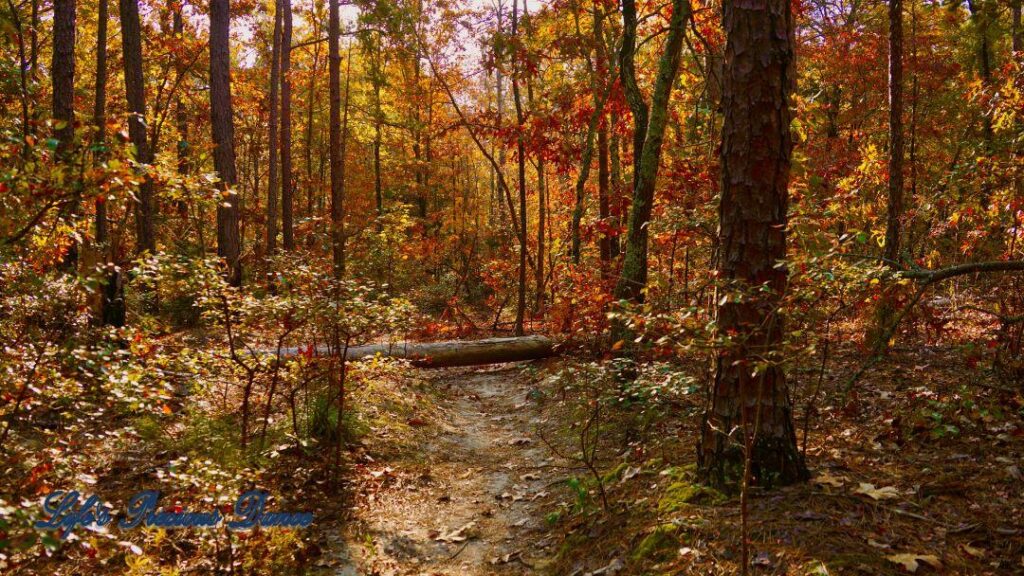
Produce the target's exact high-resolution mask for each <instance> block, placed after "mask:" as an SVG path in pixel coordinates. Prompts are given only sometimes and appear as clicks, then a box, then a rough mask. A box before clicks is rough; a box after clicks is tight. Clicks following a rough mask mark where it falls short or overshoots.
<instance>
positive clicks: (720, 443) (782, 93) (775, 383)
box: [698, 0, 808, 487]
mask: <svg viewBox="0 0 1024 576" xmlns="http://www.w3.org/2000/svg"><path fill="white" fill-rule="evenodd" d="M723 14H724V17H723V25H724V29H725V32H726V47H725V67H724V81H723V95H722V107H723V110H724V113H725V121H724V125H723V127H722V146H721V166H722V167H721V173H722V196H721V203H720V205H719V219H720V229H719V243H720V246H721V248H720V250H721V255H720V257H719V264H718V277H719V279H721V280H722V281H724V282H731V283H732V285H730V286H727V287H725V288H724V289H725V290H727V291H728V292H729V294H723V295H721V296H720V297H719V298H717V300H718V301H719V302H720V304H719V307H718V310H717V316H718V318H717V322H718V333H719V334H721V335H723V336H725V335H728V336H729V337H730V339H731V340H732V342H731V343H730V345H729V346H728V347H726V348H724V349H723V350H721V351H720V352H719V354H718V358H717V361H716V374H715V382H714V388H713V395H712V400H711V405H710V407H709V409H708V411H707V413H706V414H705V419H704V425H703V428H702V430H701V440H700V444H699V448H698V463H699V466H700V469H701V472H702V474H703V476H704V479H705V480H706V481H708V482H710V483H712V484H714V485H716V486H721V487H733V486H735V485H736V484H739V483H740V482H741V479H742V476H744V469H745V464H746V463H747V458H749V464H750V467H749V470H750V476H749V477H748V478H746V480H747V481H749V482H752V483H754V484H757V485H762V486H770V485H775V484H789V483H792V482H796V481H800V480H804V479H806V478H807V477H808V474H807V469H806V467H805V466H804V462H803V457H802V455H801V454H800V452H799V451H798V450H797V447H796V435H795V433H794V429H793V422H792V407H791V405H790V401H789V394H788V391H787V388H786V379H785V374H784V372H783V370H782V366H781V360H782V357H781V354H782V351H781V350H780V347H781V345H782V341H783V325H782V318H781V316H780V315H779V314H778V306H779V298H780V295H781V294H782V293H783V291H784V290H785V288H786V278H787V272H786V269H785V268H784V267H779V266H777V264H778V263H779V261H781V260H783V259H785V257H786V209H787V203H788V186H789V170H790V155H791V152H792V139H791V136H790V132H789V126H790V120H791V118H792V113H791V111H790V94H791V93H792V90H793V86H794V84H795V69H794V65H793V16H792V13H791V8H790V3H789V2H788V1H787V0H758V1H755V2H737V1H736V0H726V2H725V4H724V6H723ZM733 291H742V293H743V297H742V298H740V297H735V298H734V297H730V295H731V294H734V292H733Z"/></svg>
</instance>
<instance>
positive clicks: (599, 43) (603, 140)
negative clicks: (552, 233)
mask: <svg viewBox="0 0 1024 576" xmlns="http://www.w3.org/2000/svg"><path fill="white" fill-rule="evenodd" d="M603 23H604V14H602V13H601V11H600V8H599V7H598V5H596V4H595V6H594V60H595V61H596V62H595V63H596V74H595V77H594V89H595V90H598V89H599V88H600V87H601V86H603V85H604V84H605V82H606V79H605V76H607V75H608V60H607V54H606V52H605V46H604V26H603ZM608 185H609V173H608V123H607V121H606V115H605V114H604V112H603V111H602V113H601V115H600V118H599V120H598V127H597V204H598V208H597V209H598V218H599V219H600V222H601V227H600V229H599V232H600V234H601V237H600V240H599V241H598V249H599V254H600V258H601V278H604V279H607V278H608V274H609V273H610V271H611V259H612V244H611V238H610V237H609V235H608V233H607V229H606V228H605V227H606V226H607V225H608V216H609V188H608Z"/></svg>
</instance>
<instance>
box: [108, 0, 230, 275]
mask: <svg viewBox="0 0 1024 576" xmlns="http://www.w3.org/2000/svg"><path fill="white" fill-rule="evenodd" d="M122 1H125V0H122ZM230 39H231V2H230V0H210V124H211V125H212V132H213V167H214V170H216V171H217V176H218V178H219V179H220V182H219V187H220V190H221V193H222V195H223V198H222V199H221V200H222V201H221V202H219V203H218V204H217V255H218V256H220V257H221V258H223V259H224V261H225V263H226V264H227V266H228V276H227V277H228V282H229V283H230V284H231V285H232V286H241V285H242V263H241V261H240V260H239V256H240V255H241V252H242V243H241V238H240V237H239V233H238V195H237V194H236V192H235V190H234V187H235V184H237V182H238V175H237V173H236V172H235V123H234V117H233V112H232V107H231V46H230Z"/></svg>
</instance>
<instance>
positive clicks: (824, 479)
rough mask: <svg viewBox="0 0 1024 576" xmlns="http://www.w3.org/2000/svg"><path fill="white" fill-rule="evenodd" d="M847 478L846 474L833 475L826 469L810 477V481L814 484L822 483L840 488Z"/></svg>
mask: <svg viewBox="0 0 1024 576" xmlns="http://www.w3.org/2000/svg"><path fill="white" fill-rule="evenodd" d="M847 480H848V478H847V477H846V476H833V475H832V474H831V473H829V472H827V471H826V472H822V473H821V474H818V475H817V476H815V477H814V478H812V479H811V482H813V483H814V484H824V485H826V486H831V487H833V488H841V487H842V485H843V484H844V483H845V482H846V481H847Z"/></svg>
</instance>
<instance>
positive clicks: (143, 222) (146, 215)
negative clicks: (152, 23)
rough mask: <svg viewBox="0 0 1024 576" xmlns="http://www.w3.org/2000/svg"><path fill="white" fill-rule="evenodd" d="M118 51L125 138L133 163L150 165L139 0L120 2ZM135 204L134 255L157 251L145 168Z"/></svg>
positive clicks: (153, 210)
mask: <svg viewBox="0 0 1024 576" xmlns="http://www.w3.org/2000/svg"><path fill="white" fill-rule="evenodd" d="M119 6H120V12H121V50H122V57H123V61H124V92H125V97H126V99H127V101H128V113H129V117H128V136H129V138H131V141H132V146H133V147H134V148H135V161H136V162H138V163H139V164H142V165H145V166H147V167H148V166H149V165H150V164H152V163H153V153H152V151H151V149H150V146H149V140H148V135H147V133H146V83H145V78H144V76H143V72H142V26H141V23H140V21H139V2H138V0H120V3H119ZM143 169H144V170H147V173H146V174H145V176H144V178H143V180H142V184H141V185H140V186H139V195H138V201H137V202H136V203H135V234H136V242H137V244H136V252H137V253H138V254H144V253H146V252H149V253H153V252H156V232H155V229H154V222H153V220H154V218H155V215H156V206H155V199H154V194H153V178H152V177H151V176H150V175H149V173H148V168H143Z"/></svg>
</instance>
